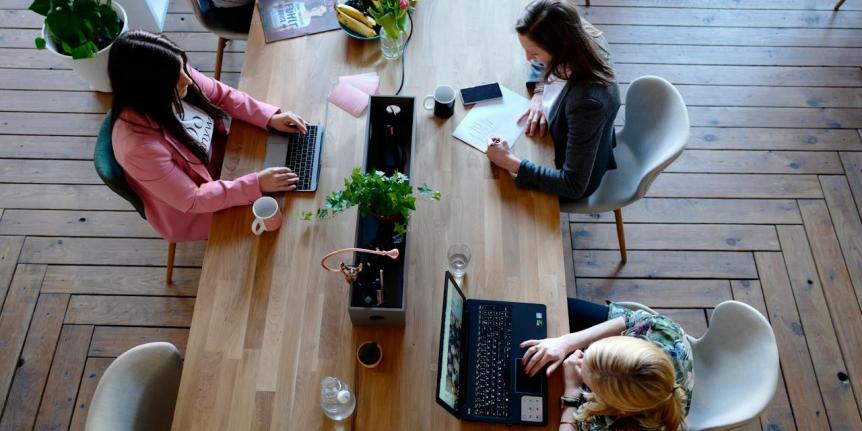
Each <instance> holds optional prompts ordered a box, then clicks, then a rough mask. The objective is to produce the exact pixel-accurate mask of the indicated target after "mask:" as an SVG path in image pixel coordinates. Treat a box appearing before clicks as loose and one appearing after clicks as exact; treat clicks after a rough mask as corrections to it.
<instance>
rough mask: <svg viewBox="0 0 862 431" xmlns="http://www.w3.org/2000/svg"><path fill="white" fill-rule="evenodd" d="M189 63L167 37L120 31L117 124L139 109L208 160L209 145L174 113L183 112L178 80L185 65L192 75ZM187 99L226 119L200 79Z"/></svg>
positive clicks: (114, 56) (112, 62)
mask: <svg viewBox="0 0 862 431" xmlns="http://www.w3.org/2000/svg"><path fill="white" fill-rule="evenodd" d="M187 64H188V57H186V53H185V52H184V51H183V50H182V49H180V47H178V46H177V45H176V44H175V43H173V42H171V41H170V40H169V39H168V38H167V37H164V36H162V35H157V34H153V33H149V32H146V31H141V30H134V31H130V32H128V33H124V34H122V35H120V37H119V38H117V40H115V41H114V45H113V46H112V47H111V53H110V55H109V57H108V75H109V76H110V78H111V88H112V89H113V91H114V101H113V103H112V104H111V112H112V113H113V117H112V119H111V121H112V123H111V127H113V125H114V124H113V123H114V122H116V121H117V118H118V117H119V116H120V113H121V112H123V110H124V109H126V108H130V109H133V110H135V111H137V112H138V113H139V114H141V115H146V116H148V117H150V118H151V119H152V120H154V121H156V122H157V123H159V125H161V126H162V127H164V128H165V129H166V130H167V131H168V132H169V133H170V134H171V135H173V136H174V137H175V138H176V139H177V140H179V141H180V142H181V143H182V144H183V145H185V146H186V148H188V149H189V150H190V151H191V152H192V154H194V155H195V157H197V158H198V159H199V160H200V161H201V162H202V163H208V162H209V156H208V155H207V151H206V149H205V148H204V147H202V146H201V145H200V144H198V143H197V142H196V141H195V140H194V139H192V137H191V136H189V134H188V133H186V130H185V128H183V126H182V124H181V123H180V121H179V120H178V119H177V117H176V115H175V114H174V111H175V110H176V112H180V113H182V112H183V111H182V103H181V102H180V95H179V94H178V93H177V82H178V81H179V79H180V68H184V70H185V71H186V74H188V66H187ZM182 100H185V101H186V102H188V103H190V104H191V105H194V106H195V107H197V108H199V109H200V110H201V111H203V112H206V113H207V114H208V115H209V116H210V117H213V119H215V120H219V119H224V118H225V117H226V114H225V112H224V111H223V110H222V109H221V108H219V107H218V106H216V105H214V104H213V103H212V102H210V101H209V99H207V98H206V96H204V95H203V93H202V92H201V89H200V87H198V85H197V83H195V82H192V84H191V85H189V87H188V93H186V97H185V98H184V99H182Z"/></svg>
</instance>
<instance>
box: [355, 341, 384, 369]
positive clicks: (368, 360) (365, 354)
mask: <svg viewBox="0 0 862 431" xmlns="http://www.w3.org/2000/svg"><path fill="white" fill-rule="evenodd" d="M356 360H357V361H359V364H360V365H362V366H363V367H365V368H374V367H376V366H378V365H380V362H381V361H382V360H383V349H382V348H381V347H380V344H377V342H376V341H366V342H364V343H362V344H360V345H359V347H358V348H357V349H356Z"/></svg>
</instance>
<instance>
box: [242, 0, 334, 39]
mask: <svg viewBox="0 0 862 431" xmlns="http://www.w3.org/2000/svg"><path fill="white" fill-rule="evenodd" d="M257 4H258V7H259V8H260V20H261V23H262V24H263V33H264V36H265V37H266V42H267V43H270V42H275V41H277V40H284V39H290V38H294V37H298V36H304V35H306V34H313V33H320V32H324V31H329V30H335V29H337V28H338V27H339V25H338V17H337V16H336V14H335V0H259V1H258V3H257Z"/></svg>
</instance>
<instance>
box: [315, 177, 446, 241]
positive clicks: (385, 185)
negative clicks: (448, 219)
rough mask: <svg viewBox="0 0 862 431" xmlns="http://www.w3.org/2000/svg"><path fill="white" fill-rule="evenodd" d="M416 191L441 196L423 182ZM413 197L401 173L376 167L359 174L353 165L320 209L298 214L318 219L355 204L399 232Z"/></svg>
mask: <svg viewBox="0 0 862 431" xmlns="http://www.w3.org/2000/svg"><path fill="white" fill-rule="evenodd" d="M417 192H418V196H419V197H422V198H427V199H429V200H434V201H439V200H440V198H441V196H442V194H441V193H440V192H438V191H435V190H431V189H430V188H428V186H427V185H425V184H423V185H422V186H420V187H418V188H417ZM416 199H417V196H414V194H413V186H412V185H410V181H409V179H408V178H407V176H406V175H404V174H402V173H401V172H395V173H394V174H392V175H388V176H387V175H386V174H384V173H383V172H381V171H377V170H375V171H371V172H366V173H362V171H360V170H359V168H354V169H353V173H352V174H351V175H350V176H349V177H347V178H346V179H345V180H344V188H343V189H342V190H339V191H336V192H332V193H331V194H330V195H329V196H327V197H326V203H325V204H324V207H323V208H319V209H318V210H317V213H316V214H315V213H313V212H311V211H304V212H301V213H300V217H302V218H303V219H305V220H312V219H313V218H314V217H315V215H316V216H317V218H318V219H325V218H328V217H332V216H334V215H337V214H339V213H341V212H344V211H346V210H347V209H348V208H350V207H352V206H355V205H359V215H360V216H362V217H365V216H367V215H369V214H370V215H372V216H374V218H376V219H377V220H378V221H380V222H381V223H394V224H395V227H394V230H393V232H394V233H395V234H396V235H403V234H404V233H406V232H407V224H408V223H409V222H410V212H411V211H415V210H416Z"/></svg>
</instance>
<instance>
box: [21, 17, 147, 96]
mask: <svg viewBox="0 0 862 431" xmlns="http://www.w3.org/2000/svg"><path fill="white" fill-rule="evenodd" d="M135 1H137V0H135ZM30 10H32V11H33V12H36V13H38V14H39V15H42V16H44V17H45V23H44V24H43V25H42V34H41V36H40V37H37V38H36V48H38V49H44V48H48V50H49V51H51V52H52V53H54V54H56V55H57V56H59V57H61V58H63V59H64V60H65V61H66V62H67V63H68V64H69V66H70V67H71V68H72V69H74V70H75V72H77V73H78V74H79V75H80V76H81V77H82V78H84V80H86V81H87V82H88V83H89V84H90V88H92V89H93V90H96V91H102V92H110V91H111V82H110V80H109V79H108V51H109V50H110V48H111V44H112V43H113V42H114V40H116V38H117V36H119V35H120V34H121V33H123V32H125V31H126V30H127V29H128V25H127V24H126V21H128V20H127V17H126V11H125V10H123V8H122V6H120V5H119V4H117V3H116V2H113V1H111V0H34V1H33V4H31V5H30Z"/></svg>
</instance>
